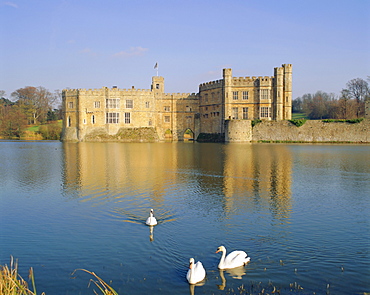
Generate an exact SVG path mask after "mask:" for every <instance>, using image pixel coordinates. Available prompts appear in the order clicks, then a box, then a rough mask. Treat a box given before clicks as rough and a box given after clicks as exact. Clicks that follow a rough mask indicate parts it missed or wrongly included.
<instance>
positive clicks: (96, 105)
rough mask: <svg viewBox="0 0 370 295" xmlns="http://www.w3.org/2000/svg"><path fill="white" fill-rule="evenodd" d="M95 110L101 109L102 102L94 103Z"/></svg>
mask: <svg viewBox="0 0 370 295" xmlns="http://www.w3.org/2000/svg"><path fill="white" fill-rule="evenodd" d="M94 108H96V109H98V108H100V101H94Z"/></svg>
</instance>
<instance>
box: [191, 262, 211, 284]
mask: <svg viewBox="0 0 370 295" xmlns="http://www.w3.org/2000/svg"><path fill="white" fill-rule="evenodd" d="M194 262H195V260H194V258H190V260H189V270H188V273H187V274H186V279H187V280H188V282H189V284H192V285H193V284H196V283H199V282H201V281H203V280H204V278H205V277H206V270H205V269H204V267H203V264H202V262H200V261H198V262H197V263H195V264H194Z"/></svg>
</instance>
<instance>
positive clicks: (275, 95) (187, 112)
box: [62, 64, 292, 141]
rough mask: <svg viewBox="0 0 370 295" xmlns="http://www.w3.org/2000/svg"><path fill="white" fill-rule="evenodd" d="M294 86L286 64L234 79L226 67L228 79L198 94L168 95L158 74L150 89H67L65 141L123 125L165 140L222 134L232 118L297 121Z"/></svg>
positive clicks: (206, 86)
mask: <svg viewBox="0 0 370 295" xmlns="http://www.w3.org/2000/svg"><path fill="white" fill-rule="evenodd" d="M291 88H292V65H291V64H283V65H282V66H281V67H277V68H274V75H273V76H258V77H257V76H247V77H233V76H232V69H231V68H229V69H223V75H222V79H218V80H214V81H209V82H205V83H201V84H199V90H198V92H197V93H180V92H177V93H165V91H164V89H165V84H164V77H160V76H154V77H152V83H151V85H150V87H149V89H135V87H134V86H132V87H131V88H124V89H122V88H118V87H117V86H112V87H111V88H108V87H106V86H104V87H101V88H98V89H86V88H81V89H64V90H63V92H62V99H63V140H67V141H68V140H77V141H84V140H85V139H86V138H88V136H90V134H95V133H94V132H97V133H102V134H104V136H105V137H104V138H106V135H109V136H115V135H117V134H118V131H119V130H120V129H122V128H123V129H129V128H151V129H153V130H154V132H156V134H157V136H158V138H159V140H168V139H173V140H183V139H184V138H185V135H184V132H185V131H186V130H189V129H190V130H191V131H192V132H193V133H194V138H193V139H196V137H197V136H198V135H199V134H200V133H205V134H219V135H220V136H221V137H222V136H223V134H225V132H226V129H225V128H226V127H225V126H226V125H225V122H226V121H227V122H229V123H230V122H231V121H233V120H235V121H240V122H243V124H241V125H243V126H247V125H248V126H250V122H249V121H250V120H253V119H261V120H286V119H291V97H292V92H291V91H292V90H291ZM283 98H284V99H283ZM244 123H245V124H244ZM236 125H237V124H236ZM236 125H235V126H236ZM228 126H229V129H228V131H230V130H231V129H233V128H234V129H235V128H236V129H235V130H236V131H237V133H235V134H239V131H242V132H241V133H240V134H243V132H244V131H243V130H239V129H238V128H237V126H236V127H235V126H234V125H233V124H229V125H228ZM230 126H231V129H230ZM234 129H233V130H234ZM233 130H231V131H233ZM235 130H234V131H235ZM230 134H231V133H230ZM230 134H229V135H230ZM235 134H234V135H235ZM234 135H233V136H234ZM225 136H226V135H225ZM235 136H236V135H235ZM119 137H121V135H119ZM117 140H121V138H118V137H117ZM233 140H234V139H233Z"/></svg>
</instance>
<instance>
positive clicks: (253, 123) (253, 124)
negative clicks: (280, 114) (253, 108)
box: [252, 119, 262, 127]
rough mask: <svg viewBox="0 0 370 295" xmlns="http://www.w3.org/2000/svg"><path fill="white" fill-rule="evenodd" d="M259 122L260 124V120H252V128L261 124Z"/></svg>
mask: <svg viewBox="0 0 370 295" xmlns="http://www.w3.org/2000/svg"><path fill="white" fill-rule="evenodd" d="M261 122H262V120H260V119H254V120H252V127H254V126H256V125H257V124H258V123H261Z"/></svg>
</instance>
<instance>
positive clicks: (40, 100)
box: [0, 86, 62, 138]
mask: <svg viewBox="0 0 370 295" xmlns="http://www.w3.org/2000/svg"><path fill="white" fill-rule="evenodd" d="M4 96H5V91H2V90H1V91H0V97H1V98H0V136H2V137H5V138H20V137H21V136H22V134H23V133H24V131H25V129H26V128H27V126H29V125H39V124H45V123H48V122H49V123H50V122H53V121H56V120H59V119H61V118H62V110H61V105H60V104H61V93H60V91H58V90H57V91H55V92H54V93H51V92H50V91H49V90H47V89H46V88H44V87H41V86H40V87H31V86H27V87H24V88H20V89H18V90H16V91H14V92H13V93H12V94H11V98H12V100H9V99H7V98H5V97H4ZM59 132H60V131H59Z"/></svg>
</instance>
